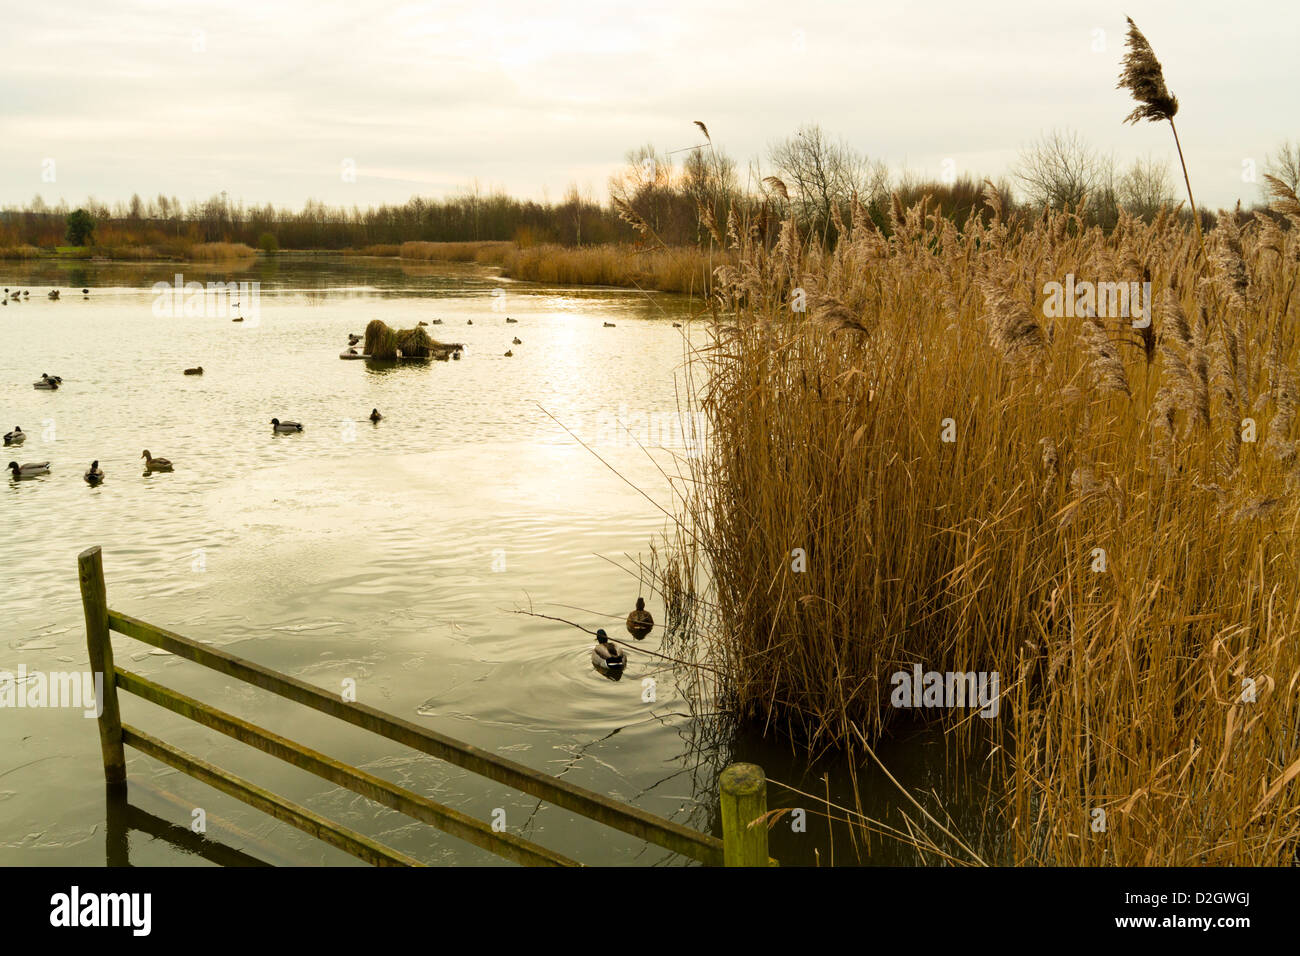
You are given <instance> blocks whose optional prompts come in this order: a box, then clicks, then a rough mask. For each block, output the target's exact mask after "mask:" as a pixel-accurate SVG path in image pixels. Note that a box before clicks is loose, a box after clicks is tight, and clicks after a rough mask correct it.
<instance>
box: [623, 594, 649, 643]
mask: <svg viewBox="0 0 1300 956" xmlns="http://www.w3.org/2000/svg"><path fill="white" fill-rule="evenodd" d="M654 626H655V619H654V618H653V617H651V616H650V612H649V611H647V610H646V609H645V598H640V597H639V598H637V599H636V610H634V611H632V613H630V614H629V615H628V616H627V632H628V633H629V634H631V635H632V636H633V637H635V638H636V639H637V640H638V641H639V640H641V639H642V638H643V637H645V636H646V635H647V634H649V633H650V629H651V628H653V627H654Z"/></svg>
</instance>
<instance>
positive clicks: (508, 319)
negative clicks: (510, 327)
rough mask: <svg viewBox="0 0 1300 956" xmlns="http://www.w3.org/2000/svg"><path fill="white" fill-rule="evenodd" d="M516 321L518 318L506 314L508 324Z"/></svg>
mask: <svg viewBox="0 0 1300 956" xmlns="http://www.w3.org/2000/svg"><path fill="white" fill-rule="evenodd" d="M518 322H519V320H518V319H512V318H510V316H508V315H507V316H506V324H510V323H518Z"/></svg>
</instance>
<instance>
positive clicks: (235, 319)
mask: <svg viewBox="0 0 1300 956" xmlns="http://www.w3.org/2000/svg"><path fill="white" fill-rule="evenodd" d="M230 321H231V322H243V321H244V317H243V316H242V315H241V316H238V317H236V318H233V319H231V320H230Z"/></svg>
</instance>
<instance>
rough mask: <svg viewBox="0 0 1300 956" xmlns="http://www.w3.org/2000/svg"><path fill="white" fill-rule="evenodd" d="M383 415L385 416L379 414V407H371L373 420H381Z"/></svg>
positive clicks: (371, 418)
mask: <svg viewBox="0 0 1300 956" xmlns="http://www.w3.org/2000/svg"><path fill="white" fill-rule="evenodd" d="M383 417H384V416H383V415H380V414H379V409H377V408H372V409H370V420H371V421H372V422H377V421H379V420H380V419H382V418H383Z"/></svg>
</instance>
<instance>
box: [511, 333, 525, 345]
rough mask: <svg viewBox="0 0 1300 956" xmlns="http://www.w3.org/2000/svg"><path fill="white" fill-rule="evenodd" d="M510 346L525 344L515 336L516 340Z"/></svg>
mask: <svg viewBox="0 0 1300 956" xmlns="http://www.w3.org/2000/svg"><path fill="white" fill-rule="evenodd" d="M510 344H511V345H523V344H524V343H523V341H522V340H521V339H520V338H519V336H517V335H516V336H515V340H514V341H513V342H511V343H510Z"/></svg>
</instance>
